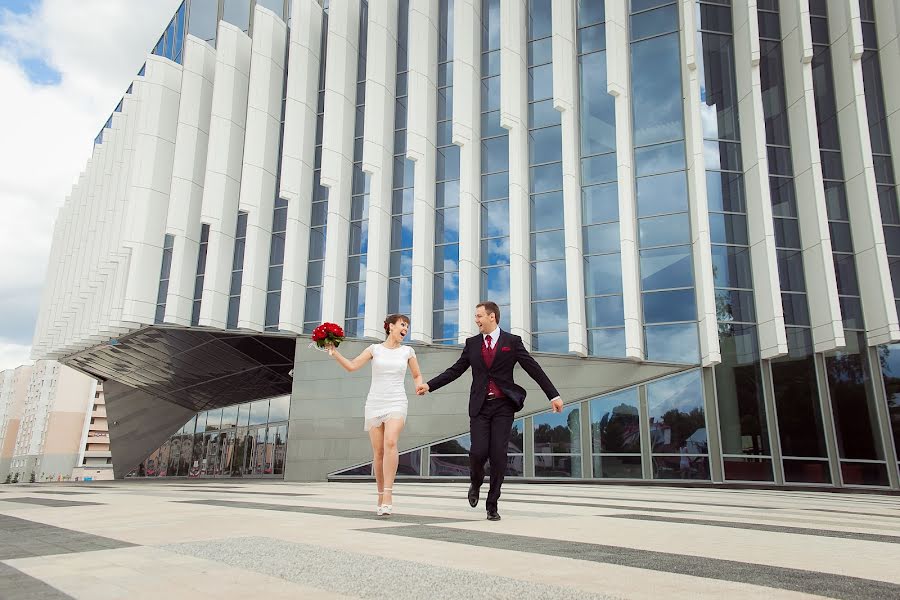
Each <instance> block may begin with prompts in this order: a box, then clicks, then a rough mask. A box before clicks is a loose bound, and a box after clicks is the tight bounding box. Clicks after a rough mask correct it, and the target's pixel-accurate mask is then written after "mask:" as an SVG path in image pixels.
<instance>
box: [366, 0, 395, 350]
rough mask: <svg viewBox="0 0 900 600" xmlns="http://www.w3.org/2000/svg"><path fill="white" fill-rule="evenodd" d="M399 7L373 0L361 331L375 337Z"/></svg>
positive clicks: (387, 216) (382, 303)
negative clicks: (364, 267) (366, 221)
mask: <svg viewBox="0 0 900 600" xmlns="http://www.w3.org/2000/svg"><path fill="white" fill-rule="evenodd" d="M398 8H399V7H398V5H397V2H395V1H393V0H370V1H369V23H368V33H367V36H368V37H367V44H368V47H367V49H366V112H365V122H364V126H363V160H362V169H363V171H364V172H365V173H367V174H368V175H369V177H370V179H369V241H368V245H369V247H368V255H367V258H366V313H365V316H364V319H363V336H364V337H367V338H374V339H381V338H383V337H384V328H383V322H384V316H385V315H386V314H387V300H388V280H389V275H390V273H389V270H390V254H391V202H392V199H391V192H392V180H391V176H392V173H393V170H392V169H393V160H394V103H395V99H396V84H397V39H398V32H397V19H398V17H399V10H398Z"/></svg>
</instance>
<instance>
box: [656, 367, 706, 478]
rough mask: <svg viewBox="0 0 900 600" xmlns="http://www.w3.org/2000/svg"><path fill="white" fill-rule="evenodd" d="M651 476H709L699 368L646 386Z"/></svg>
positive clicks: (701, 381)
mask: <svg viewBox="0 0 900 600" xmlns="http://www.w3.org/2000/svg"><path fill="white" fill-rule="evenodd" d="M647 406H648V420H649V422H650V446H651V453H652V459H653V477H654V479H709V443H708V441H707V431H706V416H705V412H704V407H703V380H702V378H701V372H700V371H699V370H695V371H689V372H687V373H682V374H680V375H674V376H672V377H667V378H665V379H661V380H659V381H654V382H653V383H650V384H648V385H647Z"/></svg>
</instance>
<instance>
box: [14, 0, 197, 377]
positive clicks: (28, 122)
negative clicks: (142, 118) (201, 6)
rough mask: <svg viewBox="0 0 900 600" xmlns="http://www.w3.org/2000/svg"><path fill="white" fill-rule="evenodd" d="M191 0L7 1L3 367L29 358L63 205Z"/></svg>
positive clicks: (15, 364) (23, 362)
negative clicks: (100, 136) (101, 135)
mask: <svg viewBox="0 0 900 600" xmlns="http://www.w3.org/2000/svg"><path fill="white" fill-rule="evenodd" d="M180 2H181V0H0V90H2V99H3V108H4V110H3V111H0V131H2V132H3V143H0V164H2V165H3V168H2V169H0V206H2V207H3V211H4V215H3V216H4V218H3V219H0V256H2V257H3V259H2V260H0V370H3V369H8V368H12V367H16V366H18V365H21V364H26V363H28V362H29V354H30V346H31V338H32V335H33V332H34V326H35V322H36V320H37V314H38V310H39V306H40V300H41V293H42V290H43V287H44V283H45V282H44V278H45V271H46V268H47V259H48V254H49V250H50V242H51V239H52V232H53V225H54V220H55V218H56V214H57V211H58V210H59V207H60V206H62V204H63V202H64V200H65V198H66V195H67V194H68V193H69V192H70V190H71V188H72V185H73V184H74V183H75V181H76V180H77V178H78V175H79V174H80V173H81V171H82V170H83V168H84V165H85V163H86V162H87V160H88V158H90V153H91V151H92V149H93V141H94V137H95V136H96V135H97V132H98V131H99V130H100V128H101V127H102V126H103V124H104V123H105V122H106V120H107V118H108V117H109V114H110V111H112V109H113V108H114V107H115V106H116V104H117V103H118V101H119V99H120V98H121V97H122V94H123V93H124V91H125V90H126V89H127V88H128V85H129V84H130V83H131V82H132V80H133V79H134V76H135V73H137V71H138V69H140V66H141V64H143V62H144V60H145V59H146V55H147V53H148V52H149V50H150V49H151V48H152V47H153V45H154V44H155V43H156V40H157V39H158V38H159V35H160V33H161V32H162V31H163V30H164V29H165V26H166V25H167V23H168V22H169V19H170V18H171V17H172V14H173V13H174V12H175V10H176V9H177V7H178V5H179V4H180Z"/></svg>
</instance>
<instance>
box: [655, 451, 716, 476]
mask: <svg viewBox="0 0 900 600" xmlns="http://www.w3.org/2000/svg"><path fill="white" fill-rule="evenodd" d="M653 478H654V479H701V480H708V479H709V458H708V457H706V456H691V455H688V454H684V455H681V456H654V457H653Z"/></svg>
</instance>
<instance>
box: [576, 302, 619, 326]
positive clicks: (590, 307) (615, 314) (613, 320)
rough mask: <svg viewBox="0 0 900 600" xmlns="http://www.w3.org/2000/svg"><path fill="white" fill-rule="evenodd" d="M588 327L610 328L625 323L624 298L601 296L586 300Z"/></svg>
mask: <svg viewBox="0 0 900 600" xmlns="http://www.w3.org/2000/svg"><path fill="white" fill-rule="evenodd" d="M586 308H587V326H588V327H610V326H616V325H622V324H623V323H624V322H625V309H624V304H623V300H622V296H600V297H598V298H588V299H587V300H586Z"/></svg>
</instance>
